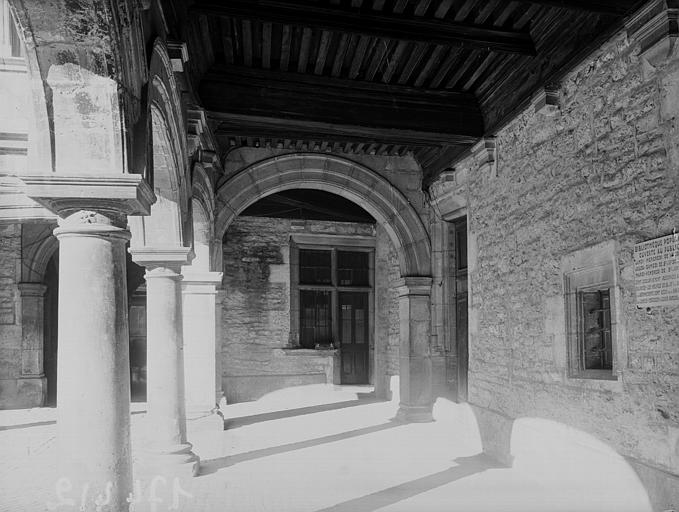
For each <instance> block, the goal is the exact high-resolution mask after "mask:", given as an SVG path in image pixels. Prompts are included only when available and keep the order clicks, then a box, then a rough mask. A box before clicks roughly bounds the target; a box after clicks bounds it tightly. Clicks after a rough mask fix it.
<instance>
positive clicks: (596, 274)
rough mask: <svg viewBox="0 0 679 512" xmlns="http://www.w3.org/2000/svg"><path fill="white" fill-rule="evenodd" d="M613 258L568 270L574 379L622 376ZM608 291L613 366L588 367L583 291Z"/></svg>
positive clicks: (568, 329)
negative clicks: (584, 355) (585, 364)
mask: <svg viewBox="0 0 679 512" xmlns="http://www.w3.org/2000/svg"><path fill="white" fill-rule="evenodd" d="M616 275H617V272H616V271H615V265H614V263H613V261H608V262H598V263H596V264H591V265H589V266H587V267H585V268H577V269H574V270H572V271H570V272H566V273H565V274H564V291H565V293H564V299H565V306H566V340H567V355H568V377H569V378H571V379H593V380H618V373H619V369H620V365H619V362H618V353H619V351H620V349H621V347H620V343H619V327H618V325H619V324H618V322H619V312H620V307H619V293H618V290H617V280H616ZM597 291H607V292H608V293H609V301H610V323H611V336H610V338H611V355H612V357H611V369H610V370H609V369H587V368H584V363H583V347H584V343H585V334H584V319H583V317H582V307H581V300H582V299H581V297H582V295H581V294H582V293H583V292H597Z"/></svg>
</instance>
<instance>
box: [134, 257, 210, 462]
mask: <svg viewBox="0 0 679 512" xmlns="http://www.w3.org/2000/svg"><path fill="white" fill-rule="evenodd" d="M181 279H182V276H181V274H179V268H173V267H170V266H154V267H147V272H146V301H147V306H146V307H147V340H146V343H147V402H148V418H147V424H148V427H149V429H150V431H149V432H150V433H152V436H150V441H151V443H150V444H149V446H148V448H149V451H150V452H151V454H150V455H151V457H150V459H149V461H150V462H151V463H152V464H153V467H154V469H155V470H157V471H162V472H185V473H189V474H196V473H197V471H198V457H196V455H195V454H193V453H192V452H191V444H190V443H187V441H186V410H185V403H184V400H185V393H184V356H183V337H182V308H181V306H182V298H181V287H180V284H181ZM178 466H181V467H178Z"/></svg>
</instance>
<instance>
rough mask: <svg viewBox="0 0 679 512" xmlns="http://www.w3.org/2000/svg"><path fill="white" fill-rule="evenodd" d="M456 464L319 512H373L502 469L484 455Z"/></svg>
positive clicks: (461, 459) (465, 459)
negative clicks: (456, 482)
mask: <svg viewBox="0 0 679 512" xmlns="http://www.w3.org/2000/svg"><path fill="white" fill-rule="evenodd" d="M455 462H456V463H457V466H453V467H452V468H449V469H446V470H444V471H440V472H439V473H434V474H431V475H427V476H424V477H422V478H418V479H417V480H411V481H410V482H405V483H403V484H401V485H396V486H394V487H389V488H388V489H382V490H381V491H377V492H374V493H372V494H368V495H366V496H361V497H360V498H355V499H353V500H349V501H345V502H343V503H338V504H337V505H334V506H332V507H328V508H324V509H322V510H318V511H316V512H372V511H374V510H377V509H379V508H382V507H386V506H388V505H393V504H395V503H398V502H399V501H403V500H406V499H408V498H411V497H413V496H416V495H418V494H422V493H424V492H427V491H431V490H432V489H436V488H437V487H441V486H443V485H446V484H449V483H451V482H454V481H456V480H461V479H463V478H466V477H468V476H471V475H474V474H477V473H483V472H484V471H486V470H488V469H495V468H500V467H503V466H501V465H500V464H499V463H498V462H496V461H494V460H493V459H492V458H490V457H488V456H487V455H484V454H482V453H481V454H478V455H474V456H471V457H460V458H457V459H455Z"/></svg>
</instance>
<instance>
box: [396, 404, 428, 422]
mask: <svg viewBox="0 0 679 512" xmlns="http://www.w3.org/2000/svg"><path fill="white" fill-rule="evenodd" d="M432 409H433V404H430V405H405V404H403V403H402V404H400V405H399V407H398V412H397V413H396V419H397V420H399V421H407V422H409V423H429V422H431V421H434V415H433V413H432Z"/></svg>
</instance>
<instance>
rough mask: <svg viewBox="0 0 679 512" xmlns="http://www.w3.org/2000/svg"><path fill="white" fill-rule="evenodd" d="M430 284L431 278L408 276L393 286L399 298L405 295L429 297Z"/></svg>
mask: <svg viewBox="0 0 679 512" xmlns="http://www.w3.org/2000/svg"><path fill="white" fill-rule="evenodd" d="M431 283H432V278H431V277H422V276H409V277H402V278H401V279H399V280H398V281H396V283H394V284H395V286H396V289H397V291H398V296H399V297H404V296H406V295H422V296H427V297H428V296H429V295H431Z"/></svg>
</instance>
